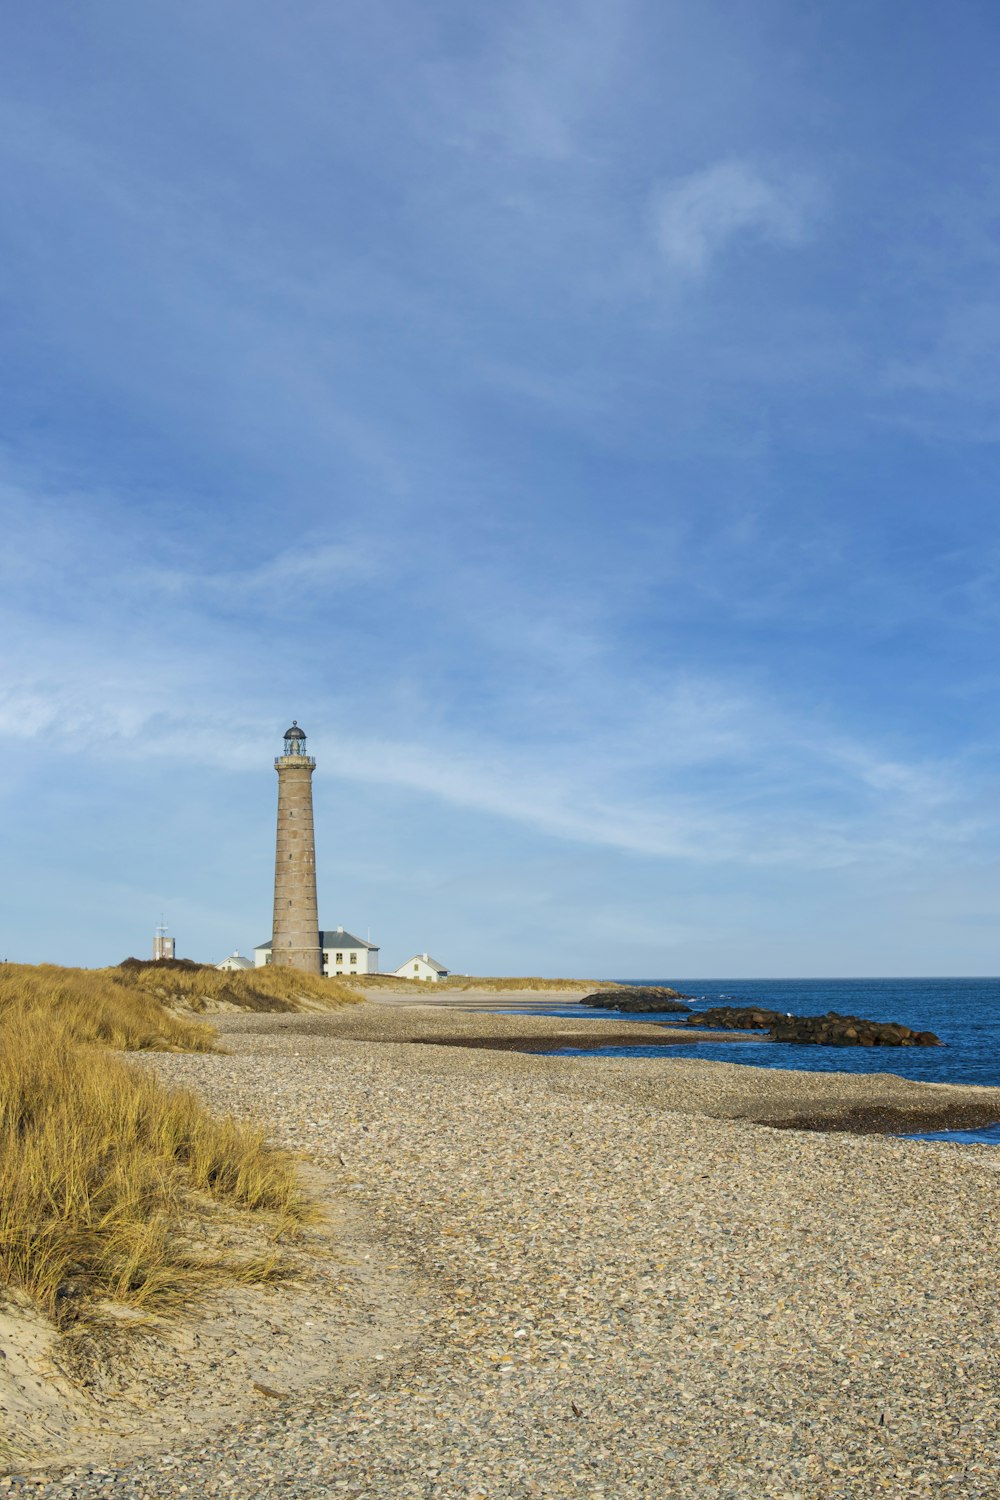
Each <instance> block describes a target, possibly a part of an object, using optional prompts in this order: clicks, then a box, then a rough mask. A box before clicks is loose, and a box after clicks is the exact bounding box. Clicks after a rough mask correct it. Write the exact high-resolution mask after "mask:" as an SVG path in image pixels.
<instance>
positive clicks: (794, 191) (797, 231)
mask: <svg viewBox="0 0 1000 1500" xmlns="http://www.w3.org/2000/svg"><path fill="white" fill-rule="evenodd" d="M816 208H817V194H816V188H815V184H814V183H813V182H812V181H810V180H809V179H808V178H805V177H802V176H795V175H791V174H787V173H785V174H781V173H778V172H777V171H774V170H770V171H768V170H765V169H763V168H761V167H759V166H757V165H756V164H755V163H753V162H752V161H745V160H740V159H738V158H733V159H730V160H727V161H719V162H715V163H713V164H712V165H711V166H708V167H703V168H701V169H700V170H699V171H697V172H691V173H690V174H688V175H687V176H685V177H677V178H674V179H673V180H672V181H669V182H665V183H661V184H660V185H659V186H658V187H657V188H656V189H655V190H654V192H653V194H652V198H651V202H650V212H651V217H652V224H653V233H654V236H655V240H656V244H657V247H658V249H659V251H660V254H661V256H662V257H663V260H664V261H665V263H666V264H667V265H668V266H669V267H670V268H671V269H672V270H675V271H680V272H682V273H684V274H686V275H691V276H699V275H702V274H704V273H705V272H706V271H708V269H709V268H710V266H711V264H712V262H713V261H714V260H715V259H716V258H717V257H718V256H720V255H721V254H723V253H724V251H725V250H727V249H728V248H729V246H730V245H731V244H733V242H735V241H739V240H750V241H754V240H757V241H759V242H761V243H764V244H769V245H778V246H784V247H789V246H795V245H801V244H802V243H803V242H804V241H805V240H806V239H807V238H808V237H809V235H810V233H811V231H812V227H813V223H814V219H815V214H816Z"/></svg>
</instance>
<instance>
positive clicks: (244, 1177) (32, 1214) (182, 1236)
mask: <svg viewBox="0 0 1000 1500" xmlns="http://www.w3.org/2000/svg"><path fill="white" fill-rule="evenodd" d="M147 975H149V971H144V973H143V975H142V976H141V978H140V981H139V982H138V983H135V982H133V981H132V979H131V977H130V976H124V975H122V974H121V973H120V972H119V971H115V970H96V971H85V970H74V969H60V968H56V967H54V966H50V965H40V966H38V967H29V966H25V965H13V964H5V965H3V966H2V967H0V1280H2V1283H3V1285H4V1286H6V1287H7V1288H8V1289H10V1288H15V1289H18V1290H20V1291H21V1292H23V1293H25V1294H27V1296H29V1297H30V1298H31V1299H32V1300H33V1302H34V1303H35V1304H36V1305H37V1306H39V1307H40V1308H42V1309H43V1310H44V1312H45V1313H46V1314H47V1315H48V1316H49V1317H51V1318H53V1319H54V1320H56V1321H58V1322H60V1323H66V1322H67V1321H72V1320H75V1319H76V1318H78V1317H79V1316H80V1315H81V1314H82V1313H86V1312H87V1310H88V1309H89V1308H90V1307H92V1306H93V1305H94V1304H95V1303H98V1302H100V1301H102V1300H104V1299H109V1298H110V1299H112V1300H114V1301H116V1302H119V1303H125V1304H128V1305H130V1306H133V1307H163V1306H164V1305H165V1304H168V1303H177V1302H179V1301H183V1300H184V1299H185V1298H189V1297H191V1296H192V1295H196V1294H199V1293H201V1292H203V1291H204V1290H205V1289H206V1288H207V1287H209V1286H213V1285H217V1284H218V1283H219V1282H220V1281H225V1280H233V1279H237V1280H246V1279H251V1280H252V1279H260V1278H261V1277H266V1276H268V1275H270V1274H272V1272H273V1270H274V1267H275V1264H276V1256H275V1255H274V1253H273V1252H272V1251H265V1253H262V1254H258V1255H255V1256H250V1257H249V1258H248V1257H243V1258H239V1257H234V1256H233V1255H220V1254H217V1253H207V1254H206V1253H205V1252H204V1250H202V1251H201V1252H200V1253H192V1251H191V1248H190V1243H189V1240H190V1221H191V1218H192V1215H195V1214H201V1215H204V1214H205V1212H206V1207H207V1206H210V1204H211V1202H212V1201H213V1200H214V1201H216V1202H222V1203H227V1204H231V1205H234V1206H236V1207H238V1208H239V1209H241V1210H245V1211H248V1212H250V1213H259V1212H260V1211H262V1210H263V1211H266V1212H267V1213H269V1214H270V1215H272V1216H273V1219H274V1225H275V1226H276V1227H281V1226H287V1225H288V1224H289V1223H291V1222H294V1221H298V1220H301V1219H302V1218H303V1216H304V1215H305V1214H306V1212H307V1204H306V1199H305V1196H304V1194H303V1193H302V1191H301V1189H300V1187H299V1185H298V1180H297V1177H296V1174H295V1171H294V1169H293V1167H292V1165H291V1163H290V1162H289V1161H288V1160H287V1158H285V1157H284V1156H282V1155H280V1154H276V1153H275V1152H274V1151H272V1150H270V1149H269V1148H268V1147H267V1146H266V1145H265V1142H264V1132H263V1130H262V1129H261V1128H260V1127H258V1126H254V1125H248V1124H246V1123H237V1122H235V1121H234V1120H231V1119H226V1118H221V1119H220V1118H214V1117H213V1116H211V1115H209V1114H208V1112H207V1111H206V1110H205V1108H204V1107H203V1106H202V1105H201V1104H200V1103H199V1101H198V1100H197V1099H196V1098H195V1097H194V1095H193V1094H191V1093H190V1092H188V1091H180V1092H178V1091H171V1092H168V1091H167V1090H165V1089H164V1088H163V1087H162V1086H161V1085H159V1084H158V1083H157V1082H156V1080H155V1079H153V1078H151V1077H149V1076H148V1075H142V1074H140V1073H137V1072H136V1071H135V1070H134V1069H132V1068H129V1067H128V1066H126V1065H125V1064H124V1063H121V1062H119V1061H117V1060H115V1059H114V1058H111V1057H109V1056H108V1055H107V1054H106V1052H104V1051H103V1050H101V1044H104V1045H105V1046H107V1047H111V1048H114V1049H118V1050H127V1051H134V1052H137V1051H145V1050H154V1051H176V1050H184V1051H193V1052H205V1051H210V1050H212V1048H213V1047H214V1045H215V1040H214V1033H213V1031H212V1030H211V1028H210V1027H208V1026H206V1025H205V1024H204V1023H202V1022H198V1021H192V1020H190V1019H187V1018H184V1017H181V1016H178V1015H176V1014H171V1013H169V1012H168V1011H167V1010H166V1009H165V1008H164V1006H163V1004H162V1003H161V1000H160V998H159V997H158V996H157V994H156V993H155V986H154V985H153V984H151V983H150V982H149V980H148V979H147V977H146V976H147ZM152 977H153V978H154V979H159V980H161V981H162V980H163V979H164V977H165V976H164V975H163V974H155V973H154V974H153V976H152ZM222 977H223V976H221V975H218V974H215V973H214V971H208V972H207V973H198V974H193V975H188V974H180V975H175V974H172V975H170V984H169V986H168V988H169V991H170V995H169V998H173V999H174V1000H175V1001H176V1000H178V999H183V1000H184V1001H186V1002H187V1004H188V1007H189V1008H192V1007H191V1002H192V1001H195V1002H196V1003H197V1007H198V1008H205V1007H207V1005H208V1004H209V1003H210V1001H211V1000H212V999H213V998H216V999H217V998H218V994H217V992H218V988H219V987H218V985H217V984H216V983H215V981H218V980H219V979H221V978H222ZM241 977H242V976H236V978H237V979H239V978H241ZM304 978H305V976H300V977H299V984H298V988H301V981H302V980H303V979H304ZM178 979H180V980H181V981H182V983H181V985H180V986H178V984H177V980H178ZM143 981H145V982H143ZM192 981H196V984H192ZM269 987H270V988H271V989H273V991H274V993H275V997H276V999H277V1001H278V1003H279V1007H280V1008H281V1009H285V1008H286V1006H287V1005H288V1004H289V996H290V995H291V994H292V992H293V990H294V989H295V988H296V987H295V986H292V985H291V984H289V982H288V977H287V975H282V974H280V973H278V974H276V975H274V976H272V975H270V974H268V975H266V976H265V978H264V980H263V981H259V982H258V984H257V988H256V990H255V991H254V1001H255V1005H256V1006H257V1007H258V1008H259V1007H260V1006H261V1004H262V997H263V1000H266V997H267V989H268V988H269ZM316 987H318V986H314V988H316ZM178 990H179V991H180V993H179V994H178ZM324 998H325V1000H326V1003H327V1004H329V1003H331V1001H334V1000H336V999H338V998H340V996H339V994H335V993H334V992H332V991H329V990H328V991H327V992H326V995H325V997H324ZM351 998H353V997H351ZM307 999H308V996H307Z"/></svg>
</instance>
